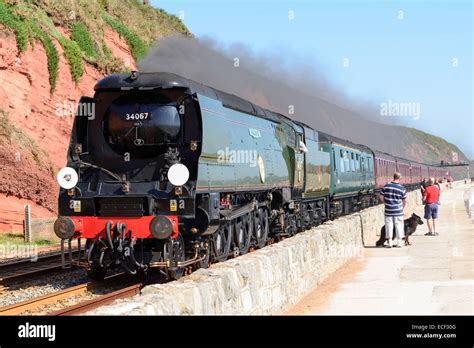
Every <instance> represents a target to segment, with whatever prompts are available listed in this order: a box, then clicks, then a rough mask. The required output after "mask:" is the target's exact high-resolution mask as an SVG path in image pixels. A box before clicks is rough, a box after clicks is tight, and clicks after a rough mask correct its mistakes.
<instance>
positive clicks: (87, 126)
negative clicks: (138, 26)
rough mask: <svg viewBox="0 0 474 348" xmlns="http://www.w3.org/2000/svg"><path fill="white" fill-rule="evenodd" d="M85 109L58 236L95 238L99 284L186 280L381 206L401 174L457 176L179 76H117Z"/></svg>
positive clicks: (91, 261)
mask: <svg viewBox="0 0 474 348" xmlns="http://www.w3.org/2000/svg"><path fill="white" fill-rule="evenodd" d="M84 104H87V105H88V107H89V109H92V110H94V113H93V115H92V116H93V117H84V115H81V114H80V113H79V112H78V113H77V115H76V117H75V120H74V125H73V129H72V133H71V139H70V145H69V149H68V167H69V168H72V169H70V170H71V171H72V172H73V173H74V174H75V175H76V176H77V182H74V183H73V184H74V185H72V187H68V186H65V187H62V188H61V189H60V193H59V214H58V215H59V217H58V219H57V220H56V222H55V225H54V229H55V232H56V235H57V236H58V237H59V238H61V239H62V240H71V239H75V238H84V239H86V240H87V242H86V251H85V254H86V259H87V269H88V274H89V276H90V277H91V278H92V279H103V278H104V277H105V275H106V272H107V270H108V269H111V268H115V267H121V268H122V269H124V270H126V271H127V272H128V273H131V274H136V273H138V272H146V271H147V270H148V269H149V268H151V267H158V268H160V269H162V270H163V271H164V272H166V274H167V275H168V277H169V278H170V279H178V278H180V277H181V276H182V275H183V272H184V270H185V269H186V268H189V267H193V268H200V267H208V266H209V264H210V263H211V262H220V261H224V260H226V259H227V258H229V257H236V256H238V255H240V254H245V253H247V252H249V251H250V250H252V249H255V248H262V247H263V246H265V245H266V244H267V243H269V242H272V241H278V240H281V239H283V238H286V237H291V236H293V235H294V234H296V233H298V232H299V231H303V230H305V229H309V228H310V227H312V226H316V225H319V224H321V223H323V222H324V221H326V220H328V219H334V218H336V217H338V216H340V215H344V214H349V213H351V212H354V211H358V210H360V209H363V208H366V207H369V206H371V205H374V204H376V203H377V197H376V191H377V190H378V189H380V187H381V186H382V185H383V183H385V182H386V181H389V180H390V177H391V176H392V175H393V172H395V171H396V170H398V171H401V172H402V174H403V180H404V182H403V184H405V185H406V186H408V187H412V188H414V187H417V186H418V185H419V184H420V182H421V180H422V178H423V177H430V176H435V177H443V176H445V175H446V173H445V172H444V171H442V170H441V169H440V168H435V167H430V166H428V165H425V164H420V163H416V162H413V161H408V160H404V159H401V158H397V157H394V156H391V155H389V154H385V153H382V152H378V151H373V150H371V149H370V148H369V147H367V146H364V145H357V144H353V143H351V142H349V141H346V140H343V139H339V138H336V137H333V136H331V135H329V134H324V133H322V132H319V131H317V130H315V129H312V128H311V127H309V126H308V125H306V124H303V123H301V122H296V121H293V120H291V119H289V118H288V117H286V116H284V115H281V114H277V113H275V112H271V111H269V110H266V109H263V108H261V107H259V106H258V105H255V104H252V103H250V102H249V101H246V100H244V99H241V98H239V97H236V96H234V95H230V94H227V93H224V92H222V91H219V90H216V89H213V88H211V87H208V86H205V85H202V84H199V83H196V82H194V81H191V80H189V79H186V78H183V77H180V76H177V75H174V74H169V73H138V72H132V73H131V74H115V75H111V76H108V77H105V78H104V79H102V80H100V81H99V82H98V83H97V84H96V86H95V95H94V98H87V97H83V98H82V99H81V101H80V103H79V105H84ZM88 116H91V115H88ZM58 176H60V175H58ZM69 178H70V176H69ZM69 178H66V177H64V178H58V180H59V179H61V180H63V179H69Z"/></svg>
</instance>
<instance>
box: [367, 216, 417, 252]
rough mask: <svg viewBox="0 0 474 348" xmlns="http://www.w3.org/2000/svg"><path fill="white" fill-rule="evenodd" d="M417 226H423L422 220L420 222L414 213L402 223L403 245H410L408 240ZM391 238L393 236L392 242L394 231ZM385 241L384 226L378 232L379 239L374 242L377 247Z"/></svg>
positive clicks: (394, 236) (394, 235)
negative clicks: (403, 231) (403, 232)
mask: <svg viewBox="0 0 474 348" xmlns="http://www.w3.org/2000/svg"><path fill="white" fill-rule="evenodd" d="M418 225H423V220H421V217H419V216H418V215H416V214H415V213H413V214H412V215H411V216H410V218H408V219H405V221H404V230H405V245H411V243H410V240H409V238H410V236H411V235H412V234H413V233H415V231H416V228H417V227H418ZM394 230H395V227H394ZM392 236H393V237H392V240H393V239H395V238H396V234H395V231H393V234H392ZM386 240H387V237H386V235H385V226H383V227H382V229H381V230H380V239H379V240H378V241H376V242H375V245H376V246H378V247H380V246H383V244H384V243H385V241H386Z"/></svg>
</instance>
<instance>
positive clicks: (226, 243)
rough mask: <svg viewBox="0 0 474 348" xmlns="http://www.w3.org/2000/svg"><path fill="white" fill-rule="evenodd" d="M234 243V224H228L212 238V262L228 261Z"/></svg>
mask: <svg viewBox="0 0 474 348" xmlns="http://www.w3.org/2000/svg"><path fill="white" fill-rule="evenodd" d="M231 242H232V223H230V222H226V223H223V224H222V225H220V226H219V229H218V230H217V232H216V233H214V234H213V236H212V245H213V248H212V261H218V262H222V261H225V260H227V258H228V257H229V252H230V245H231Z"/></svg>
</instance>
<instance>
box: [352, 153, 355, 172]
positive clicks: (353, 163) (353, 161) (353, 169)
mask: <svg viewBox="0 0 474 348" xmlns="http://www.w3.org/2000/svg"><path fill="white" fill-rule="evenodd" d="M351 171H352V172H355V160H354V153H351Z"/></svg>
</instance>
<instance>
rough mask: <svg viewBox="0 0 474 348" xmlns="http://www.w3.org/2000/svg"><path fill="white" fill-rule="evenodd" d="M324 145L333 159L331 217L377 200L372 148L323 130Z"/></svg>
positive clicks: (322, 142)
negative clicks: (325, 132)
mask: <svg viewBox="0 0 474 348" xmlns="http://www.w3.org/2000/svg"><path fill="white" fill-rule="evenodd" d="M320 139H321V146H322V148H323V150H324V151H325V152H327V153H328V154H329V155H330V159H331V172H332V176H331V186H330V199H331V209H330V210H331V217H336V216H339V215H343V214H349V213H351V212H353V211H357V210H359V209H362V208H365V207H368V206H370V205H372V204H374V203H375V198H374V189H375V177H374V157H373V152H372V150H371V149H370V148H368V147H367V146H364V145H358V144H354V143H351V142H349V141H347V140H343V139H340V138H337V137H333V136H331V135H328V134H324V133H321V132H320Z"/></svg>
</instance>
